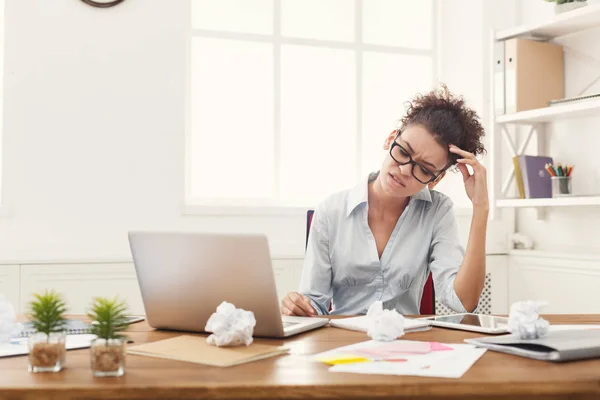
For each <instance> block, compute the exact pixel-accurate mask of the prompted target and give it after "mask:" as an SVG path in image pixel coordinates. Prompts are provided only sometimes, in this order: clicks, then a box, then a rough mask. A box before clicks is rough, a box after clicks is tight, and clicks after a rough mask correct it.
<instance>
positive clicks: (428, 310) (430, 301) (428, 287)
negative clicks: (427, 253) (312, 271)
mask: <svg viewBox="0 0 600 400" xmlns="http://www.w3.org/2000/svg"><path fill="white" fill-rule="evenodd" d="M314 214H315V210H308V211H307V212H306V244H305V246H304V248H305V250H306V247H307V246H308V235H309V233H310V225H311V224H312V220H313V216H314ZM419 312H420V313H421V315H434V314H435V289H434V288H433V277H432V275H431V272H430V273H429V276H428V277H427V280H426V281H425V286H423V297H421V306H420V307H419Z"/></svg>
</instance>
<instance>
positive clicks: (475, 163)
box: [456, 158, 485, 174]
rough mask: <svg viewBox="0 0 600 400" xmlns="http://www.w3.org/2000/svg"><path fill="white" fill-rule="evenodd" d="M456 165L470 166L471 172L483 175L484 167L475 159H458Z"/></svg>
mask: <svg viewBox="0 0 600 400" xmlns="http://www.w3.org/2000/svg"><path fill="white" fill-rule="evenodd" d="M456 162H457V163H458V165H459V166H460V165H470V166H471V167H472V168H473V171H476V172H478V173H480V174H484V173H485V167H484V166H483V165H482V164H481V163H480V162H479V161H477V160H476V159H473V158H459V159H458V160H456Z"/></svg>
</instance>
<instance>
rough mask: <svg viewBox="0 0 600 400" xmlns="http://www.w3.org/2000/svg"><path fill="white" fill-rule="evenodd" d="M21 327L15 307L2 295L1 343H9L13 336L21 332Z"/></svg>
mask: <svg viewBox="0 0 600 400" xmlns="http://www.w3.org/2000/svg"><path fill="white" fill-rule="evenodd" d="M19 327H20V324H18V323H17V314H16V313H15V308H14V307H13V305H12V304H11V303H9V302H8V301H6V299H5V298H4V296H2V295H0V343H8V342H9V341H10V338H11V337H13V336H15V335H16V334H18V333H19V330H20V328H19Z"/></svg>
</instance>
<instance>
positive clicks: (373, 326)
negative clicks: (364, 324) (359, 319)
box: [367, 301, 404, 342]
mask: <svg viewBox="0 0 600 400" xmlns="http://www.w3.org/2000/svg"><path fill="white" fill-rule="evenodd" d="M367 317H368V318H370V319H371V322H370V324H369V330H368V331H367V335H369V337H370V338H371V339H373V340H378V341H382V342H389V341H392V340H395V339H397V338H399V337H400V336H402V335H404V317H403V316H402V315H400V314H398V311H396V310H384V309H383V303H382V302H381V301H376V302H375V303H373V304H371V307H369V311H367Z"/></svg>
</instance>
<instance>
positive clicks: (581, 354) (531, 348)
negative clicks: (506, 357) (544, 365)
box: [465, 329, 600, 362]
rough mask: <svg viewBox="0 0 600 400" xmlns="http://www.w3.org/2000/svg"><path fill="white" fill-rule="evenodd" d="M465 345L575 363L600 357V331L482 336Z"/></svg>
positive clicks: (579, 330)
mask: <svg viewBox="0 0 600 400" xmlns="http://www.w3.org/2000/svg"><path fill="white" fill-rule="evenodd" d="M465 342H467V343H470V344H474V345H476V346H478V347H485V348H488V349H490V350H495V351H500V352H503V353H508V354H514V355H517V356H523V357H528V358H533V359H536V360H545V361H558V362H560V361H572V360H582V359H586V358H596V357H600V330H597V329H589V330H583V329H577V330H558V331H549V332H548V333H547V334H546V335H545V336H543V337H541V338H539V339H520V338H519V337H518V336H517V335H503V336H493V337H489V336H486V337H479V338H474V339H465Z"/></svg>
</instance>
